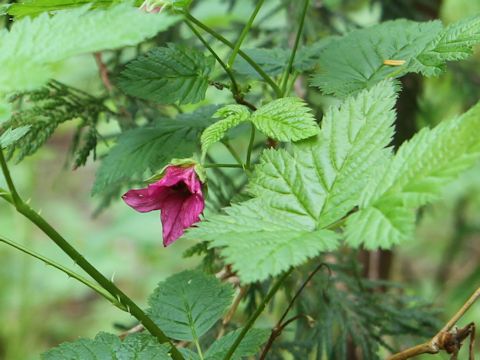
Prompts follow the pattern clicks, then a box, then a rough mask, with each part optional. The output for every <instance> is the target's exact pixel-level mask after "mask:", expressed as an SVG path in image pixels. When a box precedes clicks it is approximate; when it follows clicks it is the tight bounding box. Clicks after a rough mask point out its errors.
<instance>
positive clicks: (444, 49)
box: [312, 15, 480, 97]
mask: <svg viewBox="0 0 480 360" xmlns="http://www.w3.org/2000/svg"><path fill="white" fill-rule="evenodd" d="M478 43H480V15H475V16H472V17H470V18H467V19H463V20H461V21H458V22H456V23H453V24H451V25H449V26H448V27H446V28H445V29H443V28H442V25H441V23H440V22H438V21H435V22H425V23H417V22H413V21H409V20H403V19H402V20H395V21H386V22H383V23H381V24H379V25H376V26H372V27H370V28H367V29H362V30H355V31H352V32H351V33H349V34H347V35H346V36H345V37H343V38H342V39H340V40H337V41H334V42H331V43H330V44H329V45H328V46H327V47H326V49H325V50H324V51H323V52H322V53H321V56H320V61H319V63H320V68H321V71H320V73H319V74H317V75H315V76H314V77H313V79H312V84H313V85H315V86H318V87H320V89H321V90H322V91H323V92H324V93H326V94H334V95H336V96H340V97H344V96H347V95H349V94H352V93H355V92H357V91H359V90H361V89H364V88H369V87H371V86H372V85H374V84H375V83H377V82H378V81H381V80H383V79H385V78H387V77H394V78H397V77H400V76H403V75H405V74H406V73H408V72H421V73H422V74H424V75H426V76H432V75H439V74H440V73H441V72H442V71H443V69H444V66H445V63H446V62H447V61H453V60H462V59H465V58H467V57H468V56H469V55H471V54H472V47H473V46H474V45H476V44H478ZM385 60H403V61H405V63H404V64H403V65H400V66H390V65H385V64H384V61H385Z"/></svg>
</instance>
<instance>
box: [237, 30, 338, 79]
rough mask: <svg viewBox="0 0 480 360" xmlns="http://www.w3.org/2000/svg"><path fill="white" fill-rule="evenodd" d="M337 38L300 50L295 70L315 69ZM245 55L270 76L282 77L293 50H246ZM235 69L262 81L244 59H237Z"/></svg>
mask: <svg viewBox="0 0 480 360" xmlns="http://www.w3.org/2000/svg"><path fill="white" fill-rule="evenodd" d="M334 39H336V37H335V36H329V37H325V38H323V39H321V40H319V41H316V42H314V43H312V44H309V45H306V46H303V47H301V48H299V49H298V51H297V54H296V56H295V61H294V63H293V68H294V70H296V71H299V72H305V71H307V70H310V69H312V68H314V67H315V65H316V63H317V62H318V58H319V57H320V54H321V52H322V51H323V49H324V48H325V47H326V46H327V45H328V44H329V43H330V42H331V41H332V40H334ZM244 51H245V53H246V54H247V55H248V56H250V57H251V58H252V59H253V61H255V62H256V63H257V64H258V65H259V66H261V68H262V69H263V70H264V71H265V72H266V73H267V74H268V75H270V76H276V75H280V74H281V73H282V72H284V71H285V70H286V69H287V66H288V59H289V57H290V53H291V49H282V48H271V49H262V48H259V49H246V50H244ZM233 69H234V70H235V71H236V72H237V73H239V74H241V75H245V76H248V77H251V78H254V79H261V76H260V75H258V73H257V72H256V71H255V69H254V68H252V67H251V65H250V64H249V63H247V62H246V61H245V60H244V59H243V58H241V57H237V58H236V59H235V63H234V66H233Z"/></svg>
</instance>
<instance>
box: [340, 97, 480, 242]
mask: <svg viewBox="0 0 480 360" xmlns="http://www.w3.org/2000/svg"><path fill="white" fill-rule="evenodd" d="M479 132H480V104H477V105H476V106H475V107H473V108H472V109H470V110H469V111H468V112H466V113H465V114H464V115H462V116H460V117H458V118H456V119H453V120H450V121H446V122H442V123H440V125H438V126H437V127H435V128H434V129H427V128H424V129H422V130H421V131H420V132H419V133H417V134H416V135H415V136H414V137H413V138H412V139H411V140H410V141H408V142H406V143H404V144H403V145H402V146H401V147H400V149H399V150H398V152H397V154H396V155H395V157H394V158H393V160H392V161H390V162H388V163H387V164H386V165H385V166H384V167H383V169H381V170H380V171H379V176H378V177H377V178H376V179H375V180H376V181H372V182H371V183H370V185H369V186H368V187H367V188H366V189H365V191H364V194H363V199H362V202H361V210H360V211H359V212H358V213H355V214H353V215H352V216H351V217H349V219H348V221H347V230H346V233H347V242H348V243H349V244H350V245H352V246H358V245H360V244H362V243H363V244H364V246H365V247H366V248H369V249H374V248H378V247H382V248H389V247H391V246H393V245H394V244H397V243H399V242H401V241H403V240H407V239H409V238H412V237H413V230H414V221H415V213H414V209H415V208H417V207H419V206H422V205H424V204H427V203H429V202H432V201H434V200H436V199H437V198H438V197H439V195H440V194H441V191H442V189H443V187H444V186H445V185H446V184H447V183H449V182H450V181H452V180H453V179H454V178H455V177H456V176H458V174H459V173H461V172H462V171H464V170H465V169H467V168H468V167H471V166H472V165H474V164H475V163H476V162H478V160H479V157H480V140H479V138H478V133H479Z"/></svg>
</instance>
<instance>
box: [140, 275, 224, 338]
mask: <svg viewBox="0 0 480 360" xmlns="http://www.w3.org/2000/svg"><path fill="white" fill-rule="evenodd" d="M232 297H233V289H232V287H231V286H230V285H228V284H222V283H221V282H220V280H218V279H217V278H216V277H215V276H213V275H207V274H205V273H203V272H201V271H183V272H181V273H178V274H175V275H173V276H171V277H169V278H168V279H167V280H166V281H164V282H161V283H160V284H158V287H157V289H156V290H155V291H154V293H153V294H152V295H151V297H150V299H149V304H150V309H149V311H148V313H149V315H150V317H151V318H152V319H153V320H154V321H155V323H156V324H157V325H158V326H159V327H160V328H161V329H162V330H163V331H164V332H165V334H167V335H168V336H169V337H171V338H173V339H176V340H186V341H194V340H196V339H198V338H199V337H200V336H202V335H203V334H205V332H207V331H208V330H209V329H210V328H211V327H212V326H213V325H214V324H215V323H216V322H217V320H218V319H220V317H221V316H222V314H223V313H224V312H225V310H226V308H227V307H228V306H229V305H230V304H231V302H232Z"/></svg>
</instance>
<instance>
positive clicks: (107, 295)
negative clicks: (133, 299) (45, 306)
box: [0, 236, 127, 311]
mask: <svg viewBox="0 0 480 360" xmlns="http://www.w3.org/2000/svg"><path fill="white" fill-rule="evenodd" d="M0 242H3V243H5V244H7V245H10V246H11V247H13V248H15V249H17V250H20V251H21V252H24V253H25V254H28V255H30V256H32V257H34V258H36V259H38V260H41V261H43V262H44V263H45V264H47V265H50V266H52V267H54V268H55V269H58V270H60V271H61V272H63V273H65V274H67V275H68V276H69V277H71V278H74V279H75V280H78V281H79V282H81V283H82V284H84V285H86V286H88V287H89V288H90V289H92V290H93V291H95V292H96V293H98V294H99V295H101V296H103V297H104V298H105V299H107V300H108V301H110V302H111V303H112V304H113V305H115V306H116V307H118V308H119V309H121V310H123V311H126V310H127V309H126V308H125V307H124V306H123V305H122V304H120V303H119V302H118V300H117V299H116V298H115V297H113V296H112V295H111V294H110V293H109V292H107V291H105V289H104V288H102V287H100V286H98V285H97V284H95V283H93V282H91V281H90V280H88V279H86V278H84V277H83V276H81V275H80V274H77V273H76V272H74V271H72V270H70V269H68V268H66V267H65V266H63V265H61V264H59V263H57V262H55V261H53V260H50V259H48V258H46V257H45V256H43V255H40V254H38V253H36V252H34V251H32V250H30V249H27V248H26V247H24V246H22V245H20V244H18V243H15V242H14V241H11V240H8V239H6V238H4V237H2V236H0Z"/></svg>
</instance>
